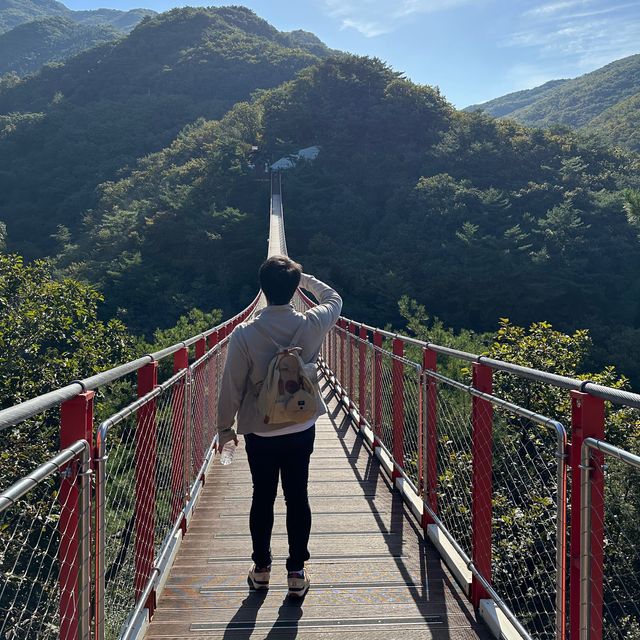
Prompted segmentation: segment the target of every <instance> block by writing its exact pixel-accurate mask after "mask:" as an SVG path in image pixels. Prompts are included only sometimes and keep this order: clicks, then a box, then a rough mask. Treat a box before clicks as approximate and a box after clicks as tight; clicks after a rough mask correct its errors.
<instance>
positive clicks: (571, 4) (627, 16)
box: [501, 0, 640, 86]
mask: <svg viewBox="0 0 640 640" xmlns="http://www.w3.org/2000/svg"><path fill="white" fill-rule="evenodd" d="M521 21H522V26H523V28H522V29H521V30H519V31H516V32H515V33H512V34H511V35H510V36H508V37H507V38H505V39H504V40H503V42H501V45H502V46H503V47H517V48H526V49H531V51H528V53H527V57H528V59H530V60H532V62H533V64H534V65H537V68H541V69H542V68H550V67H549V63H550V62H553V69H554V70H555V73H554V74H553V76H552V77H555V78H557V77H560V75H561V74H563V75H564V77H570V76H571V75H579V74H581V73H585V72H586V71H590V70H592V69H595V68H597V67H599V66H602V65H603V64H606V63H608V62H611V61H612V60H615V59H618V58H623V57H625V56H628V55H631V54H633V53H638V42H640V6H639V5H638V3H637V2H633V3H629V2H626V3H618V4H611V3H610V2H608V1H607V0H564V1H560V2H554V3H549V4H545V5H542V6H539V7H536V8H534V9H530V10H528V11H525V12H524V13H523V14H522V16H521ZM516 72H517V69H516ZM524 75H526V74H523V76H524ZM542 75H545V76H548V74H546V73H543V74H542ZM535 76H536V74H535V73H531V74H530V77H531V78H532V79H533V78H534V77H535ZM546 79H549V77H547V78H546ZM518 84H520V83H518ZM523 84H524V83H523ZM530 86H533V85H530Z"/></svg>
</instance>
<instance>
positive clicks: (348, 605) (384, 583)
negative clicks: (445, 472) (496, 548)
mask: <svg viewBox="0 0 640 640" xmlns="http://www.w3.org/2000/svg"><path fill="white" fill-rule="evenodd" d="M325 392H326V393H327V394H329V393H330V391H329V386H328V385H325ZM328 400H329V406H330V413H329V415H327V416H324V417H323V419H321V420H320V421H319V422H318V424H317V433H316V442H315V449H314V453H313V456H312V458H311V470H310V483H309V492H310V501H311V506H312V512H313V528H312V534H311V541H310V550H311V554H312V560H311V561H310V562H309V563H308V567H309V570H310V572H311V578H312V587H311V589H310V590H309V592H308V594H307V596H306V598H305V599H304V601H303V602H302V603H301V604H296V603H295V602H293V601H289V600H288V599H287V598H286V572H285V568H284V560H285V558H286V554H287V538H286V529H285V521H284V513H285V506H284V500H283V498H282V495H281V492H279V495H278V498H277V500H276V519H275V526H274V535H273V538H272V549H273V553H274V566H273V570H272V574H271V575H272V578H271V588H270V589H269V591H268V592H267V593H264V592H255V591H254V592H251V591H249V587H248V586H247V582H246V574H247V571H248V569H249V566H250V560H249V558H250V555H251V538H250V534H249V530H248V518H249V506H250V501H251V478H250V473H249V467H248V462H247V459H246V455H245V452H244V448H243V444H242V438H241V444H240V447H239V448H238V450H237V452H236V459H235V460H234V462H233V464H232V465H230V466H229V467H222V466H220V465H218V464H217V463H216V464H215V466H213V467H212V468H211V469H210V471H209V475H208V476H207V482H206V485H205V488H204V491H203V494H202V496H201V499H200V502H199V504H198V507H197V509H196V513H195V516H194V518H193V520H192V522H191V523H190V526H189V531H188V533H187V535H186V537H185V539H184V541H183V543H182V546H181V548H180V551H179V553H178V556H177V558H176V561H175V564H174V565H173V568H172V570H171V573H170V575H169V578H168V582H167V585H166V587H165V589H164V592H163V593H162V596H161V598H160V601H159V606H158V609H157V610H156V613H155V615H154V617H153V619H152V622H151V624H150V626H149V628H148V630H147V634H146V638H147V639H148V640H153V639H160V638H174V639H176V640H181V639H185V640H186V639H189V640H197V639H200V638H203V639H204V638H270V639H271V638H278V639H282V638H300V639H304V638H319V637H321V638H323V639H325V638H326V639H333V638H349V639H357V638H363V639H364V638H367V639H368V640H377V639H378V638H379V639H382V638H384V639H385V640H390V639H392V638H400V637H402V638H403V639H406V640H409V639H411V638H416V639H417V638H420V639H421V640H429V639H434V640H436V639H437V640H445V639H446V640H463V639H471V638H473V639H478V638H481V639H484V638H489V637H490V636H489V634H488V632H487V631H486V628H485V627H484V626H483V625H481V624H480V623H478V622H476V621H475V618H474V614H473V609H472V607H471V606H470V604H469V603H468V601H467V599H466V598H465V597H464V595H463V593H462V592H461V591H460V589H459V588H458V586H457V585H456V583H455V581H454V579H453V578H452V576H451V575H450V574H449V573H448V571H447V569H446V568H445V567H444V565H443V563H442V562H441V561H440V559H439V556H438V554H437V552H436V551H435V549H434V548H433V547H431V545H430V543H429V542H425V540H424V537H423V534H422V530H421V528H420V527H419V525H418V524H417V523H416V521H415V520H414V519H413V517H412V516H411V514H410V512H409V510H408V509H407V508H405V505H404V502H403V500H402V498H401V496H400V494H399V493H398V492H394V491H393V490H392V487H391V484H390V481H389V480H388V477H387V476H386V474H384V473H383V472H382V471H381V470H380V468H379V464H378V461H377V458H375V457H372V456H371V455H370V451H369V450H368V449H367V448H366V447H365V444H364V442H363V440H362V438H360V437H359V436H358V435H357V434H356V432H355V430H353V429H352V428H351V426H350V422H349V420H348V419H347V418H346V415H345V414H344V412H343V411H342V409H341V408H340V406H339V405H338V404H337V403H336V402H335V401H333V400H332V399H331V398H330V397H328Z"/></svg>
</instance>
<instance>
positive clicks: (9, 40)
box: [0, 17, 123, 76]
mask: <svg viewBox="0 0 640 640" xmlns="http://www.w3.org/2000/svg"><path fill="white" fill-rule="evenodd" d="M122 35H123V32H122V31H120V30H118V29H115V28H114V27H112V26H110V25H104V24H98V25H85V24H78V23H77V22H74V21H73V20H70V19H69V18H64V17H52V18H43V19H41V20H34V21H32V22H26V23H24V24H21V25H19V26H17V27H15V29H11V31H7V32H6V33H3V34H0V75H3V74H6V73H16V74H18V75H21V76H23V75H26V74H29V73H33V72H35V71H38V69H40V67H42V66H43V65H45V64H49V63H52V62H60V61H62V60H66V59H67V58H71V57H72V56H74V55H76V54H78V53H80V52H81V51H85V50H87V49H91V48H92V47H95V46H96V45H99V44H103V43H105V42H111V41H112V40H117V39H118V38H120V37H122Z"/></svg>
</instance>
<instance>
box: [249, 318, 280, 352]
mask: <svg viewBox="0 0 640 640" xmlns="http://www.w3.org/2000/svg"><path fill="white" fill-rule="evenodd" d="M253 327H255V328H256V329H257V330H258V333H261V334H262V335H263V336H264V337H265V338H266V339H267V340H271V342H273V344H275V345H276V347H277V349H278V351H284V347H283V346H282V345H281V344H278V343H277V342H276V341H275V340H274V339H273V336H272V335H271V334H270V333H269V332H268V331H267V330H266V329H265V328H264V327H261V326H260V325H259V324H258V323H257V322H254V323H253Z"/></svg>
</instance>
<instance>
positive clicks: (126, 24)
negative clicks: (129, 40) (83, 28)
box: [0, 0, 156, 33]
mask: <svg viewBox="0 0 640 640" xmlns="http://www.w3.org/2000/svg"><path fill="white" fill-rule="evenodd" d="M152 15H156V12H155V11H152V10H151V9H131V10H129V11H119V10H117V9H95V10H93V11H73V10H71V9H69V8H68V7H66V6H65V5H64V4H62V3H61V2H57V1H56V0H0V33H4V32H6V31H10V30H11V29H13V28H15V27H17V26H19V25H21V24H24V23H25V22H31V21H33V20H38V19H42V18H51V17H54V16H57V17H63V18H67V19H69V20H73V21H74V22H78V23H80V24H93V25H97V24H109V25H111V26H112V27H115V28H116V29H121V30H122V31H131V29H133V28H134V27H135V26H136V25H137V24H138V23H139V22H140V21H141V20H142V19H143V18H144V17H145V16H152Z"/></svg>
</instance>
